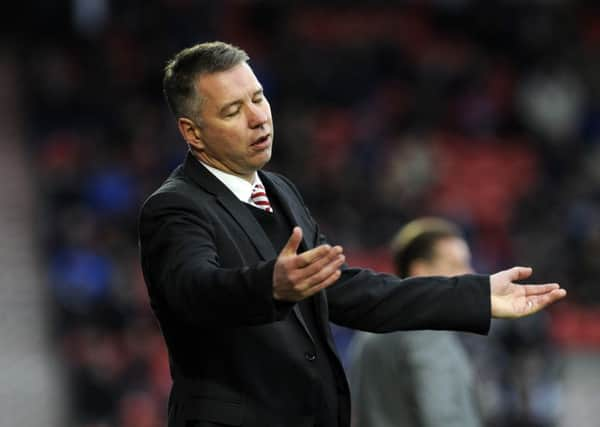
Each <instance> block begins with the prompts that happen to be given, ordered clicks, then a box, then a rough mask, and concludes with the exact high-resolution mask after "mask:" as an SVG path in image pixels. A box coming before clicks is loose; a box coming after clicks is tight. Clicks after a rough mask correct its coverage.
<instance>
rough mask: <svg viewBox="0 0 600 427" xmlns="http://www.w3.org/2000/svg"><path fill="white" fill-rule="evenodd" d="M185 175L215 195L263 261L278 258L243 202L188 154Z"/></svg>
mask: <svg viewBox="0 0 600 427" xmlns="http://www.w3.org/2000/svg"><path fill="white" fill-rule="evenodd" d="M184 168H185V173H186V174H187V175H188V176H189V177H191V178H192V179H193V180H194V182H195V183H196V184H197V185H199V186H200V187H202V188H204V189H205V190H206V191H208V192H209V193H211V194H214V195H215V196H216V198H217V201H218V202H219V204H220V205H221V206H223V208H224V209H225V210H226V211H227V212H228V213H229V214H230V215H231V216H232V217H233V218H234V219H235V221H236V222H237V223H238V225H239V226H240V228H241V229H242V230H243V231H244V233H246V235H247V236H248V239H250V241H251V242H252V244H253V245H254V247H255V248H256V250H257V251H258V253H259V254H260V256H261V257H262V259H264V260H269V259H273V258H275V257H276V256H277V254H276V253H275V249H273V245H272V244H271V240H270V239H269V237H268V236H267V235H266V234H265V231H264V230H263V228H262V227H261V226H260V224H259V223H258V221H256V218H254V216H253V215H252V214H251V213H250V211H249V210H248V209H247V208H246V207H245V206H244V205H243V203H242V202H240V201H239V200H238V198H237V197H236V196H235V194H233V193H232V192H231V191H229V189H228V188H227V187H226V186H225V185H224V184H223V183H222V182H221V181H219V180H218V179H217V178H216V177H215V176H214V175H213V174H212V173H210V172H209V171H208V169H206V168H205V167H204V166H202V165H201V164H200V162H199V161H198V160H197V159H196V158H195V157H194V156H192V154H191V153H189V152H188V154H187V157H186V159H185V164H184Z"/></svg>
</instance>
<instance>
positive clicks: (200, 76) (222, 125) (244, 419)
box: [139, 42, 565, 427]
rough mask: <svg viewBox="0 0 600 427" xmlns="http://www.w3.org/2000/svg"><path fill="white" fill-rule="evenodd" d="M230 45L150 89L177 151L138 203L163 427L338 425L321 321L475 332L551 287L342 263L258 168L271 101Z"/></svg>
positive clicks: (336, 383)
mask: <svg viewBox="0 0 600 427" xmlns="http://www.w3.org/2000/svg"><path fill="white" fill-rule="evenodd" d="M247 61H248V56H247V55H246V53H245V52H244V51H242V50H241V49H238V48H236V47H234V46H231V45H228V44H226V43H221V42H213V43H204V44H199V45H196V46H193V47H191V48H188V49H184V50H183V51H181V52H179V53H178V54H177V55H175V57H174V58H173V59H172V60H171V61H170V62H169V63H168V65H167V67H166V69H165V76H164V91H165V95H166V98H167V101H168V103H169V106H170V107H171V109H172V111H173V113H174V115H175V118H176V120H177V126H178V128H179V132H180V133H181V135H182V137H183V139H184V140H185V141H186V143H187V145H188V147H189V153H188V156H187V158H186V159H185V162H184V164H183V165H181V166H179V167H178V168H176V169H175V170H174V171H173V173H172V174H171V176H170V177H169V178H168V179H167V180H166V181H165V182H164V183H163V185H162V186H161V187H160V188H159V189H158V190H157V191H156V192H155V193H154V194H152V195H151V196H150V197H149V198H148V200H146V202H145V203H144V206H143V207H142V211H141V216H140V225H139V233H140V250H141V262H142V269H143V272H144V277H145V280H146V284H147V287H148V291H149V295H150V301H151V305H152V308H153V310H154V313H155V314H156V316H157V318H158V320H159V322H160V325H161V329H162V332H163V335H164V337H165V341H166V343H167V347H168V349H169V357H170V367H171V373H172V376H173V389H172V392H171V399H170V402H169V426H171V427H173V426H178V427H183V426H188V427H189V426H216V425H239V426H246V427H249V426H252V427H265V426H269V427H275V426H280V427H283V426H285V427H296V426H298V427H299V426H317V425H318V426H327V427H335V426H341V427H346V426H348V425H349V418H350V416H349V414H350V404H349V400H350V399H349V389H348V385H347V383H346V380H345V376H344V372H343V370H342V366H341V364H340V362H339V359H338V357H337V355H336V353H335V348H334V343H333V341H332V337H331V332H330V330H329V328H328V320H329V319H331V320H332V321H334V322H336V323H339V324H341V325H344V326H348V327H351V328H362V329H365V330H369V331H374V332H385V331H393V330H399V329H415V328H429V329H457V330H468V331H473V332H479V333H486V332H487V330H488V328H489V322H490V316H491V315H495V316H505V317H511V316H512V317H514V316H523V315H526V314H530V313H533V312H535V311H538V310H540V309H541V308H543V307H544V306H546V305H547V304H549V303H551V302H553V301H555V300H557V299H559V298H561V297H563V296H564V295H565V292H564V290H560V289H559V288H558V285H556V284H549V285H543V286H519V285H516V284H514V283H512V281H513V280H516V279H523V278H525V277H527V276H529V274H530V273H531V271H530V270H529V269H525V268H514V269H511V270H507V271H503V272H500V273H496V274H494V275H492V276H475V275H471V276H461V277H457V278H453V279H444V278H429V279H409V280H406V281H402V280H399V279H397V278H396V277H394V276H391V275H381V274H375V273H373V272H370V271H367V270H361V269H352V268H349V267H347V266H346V265H345V264H344V261H345V259H344V255H343V250H342V248H341V247H340V246H331V245H328V244H327V243H326V240H325V238H324V237H323V236H322V235H321V234H320V232H319V228H318V226H317V224H316V223H315V221H314V220H313V218H312V217H311V215H310V213H309V211H308V209H307V208H306V206H305V205H304V203H303V201H302V198H301V197H300V194H299V193H298V190H297V189H296V188H295V187H294V185H293V184H292V183H291V182H290V181H289V180H288V179H286V178H284V177H283V176H281V175H277V174H274V173H268V172H263V171H261V168H262V167H263V166H264V165H265V164H266V163H267V162H268V161H269V159H270V157H271V149H272V144H273V135H274V130H273V121H272V118H271V110H270V107H269V103H268V101H267V99H266V97H265V94H264V93H263V90H262V87H261V85H260V83H259V82H258V80H257V78H256V76H255V75H254V73H253V72H252V69H251V68H250V66H249V65H248V62H247Z"/></svg>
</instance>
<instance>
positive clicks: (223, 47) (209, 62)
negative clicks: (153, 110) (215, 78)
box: [163, 41, 250, 118]
mask: <svg viewBox="0 0 600 427" xmlns="http://www.w3.org/2000/svg"><path fill="white" fill-rule="evenodd" d="M249 59H250V57H249V56H248V54H247V53H246V52H245V51H243V50H242V49H240V48H239V47H236V46H233V45H230V44H228V43H224V42H220V41H214V42H207V43H200V44H197V45H194V46H191V47H188V48H185V49H183V50H181V51H179V52H178V53H177V54H176V55H175V56H174V57H173V58H172V59H170V60H169V61H168V62H167V65H166V66H165V70H164V76H163V93H164V95H165V99H166V100H167V104H168V105H169V108H170V109H171V111H172V112H173V115H174V116H175V118H179V117H188V118H192V117H193V116H194V115H195V114H197V113H198V112H199V108H200V104H201V102H202V99H201V98H200V97H199V96H197V93H196V90H195V89H196V87H195V83H196V79H197V78H198V76H199V75H201V74H204V73H216V72H219V71H226V70H229V69H230V68H233V67H235V66H236V65H238V64H240V63H242V62H246V61H248V60H249Z"/></svg>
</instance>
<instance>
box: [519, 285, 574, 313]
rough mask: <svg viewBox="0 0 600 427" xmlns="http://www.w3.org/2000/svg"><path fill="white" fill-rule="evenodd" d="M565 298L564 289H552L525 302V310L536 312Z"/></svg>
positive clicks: (565, 292)
mask: <svg viewBox="0 0 600 427" xmlns="http://www.w3.org/2000/svg"><path fill="white" fill-rule="evenodd" d="M566 296H567V291H566V290H564V289H554V290H553V291H551V292H549V293H547V294H544V295H535V296H533V297H532V298H529V299H528V301H527V308H528V310H529V311H530V312H532V313H533V312H536V311H539V310H541V309H543V308H544V307H546V306H548V305H550V304H552V303H554V302H556V301H558V300H560V299H562V298H564V297H566Z"/></svg>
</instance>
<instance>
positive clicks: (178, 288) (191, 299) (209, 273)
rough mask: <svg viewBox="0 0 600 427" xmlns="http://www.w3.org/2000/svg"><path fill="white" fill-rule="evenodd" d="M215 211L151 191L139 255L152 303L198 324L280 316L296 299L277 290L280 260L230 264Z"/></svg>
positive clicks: (144, 211)
mask: <svg viewBox="0 0 600 427" xmlns="http://www.w3.org/2000/svg"><path fill="white" fill-rule="evenodd" d="M212 222H213V220H212V219H211V216H210V215H209V214H208V213H207V212H205V210H203V209H202V208H201V207H200V206H198V205H197V204H196V203H194V202H192V201H191V200H189V199H187V198H186V197H184V196H182V195H180V194H178V193H174V192H163V193H158V194H155V195H153V196H151V197H150V198H149V199H148V200H147V201H146V203H145V204H144V206H143V207H142V211H141V214H140V221H139V237H140V242H139V243H140V256H141V262H142V270H143V273H144V278H145V280H146V284H147V286H148V291H149V294H150V299H151V304H152V307H153V309H154V310H155V311H159V312H160V311H164V310H168V311H169V312H170V313H171V315H174V316H176V317H177V318H179V319H180V320H182V321H185V322H189V323H193V324H196V325H198V326H201V327H202V326H204V327H206V326H211V325H213V326H214V323H215V322H218V324H219V325H220V326H245V325H246V326H247V325H257V324H264V323H269V322H274V321H277V320H279V319H281V318H283V317H284V316H285V315H286V314H287V313H288V312H289V310H290V309H291V305H287V304H277V303H276V302H275V301H274V299H273V296H272V280H273V279H272V278H273V267H274V264H275V260H270V261H263V262H258V263H257V264H255V265H251V266H242V267H239V268H225V267H223V266H222V263H221V260H220V258H219V253H218V250H217V247H216V246H217V245H216V239H215V228H214V224H213V223H212ZM240 264H242V263H241V262H240Z"/></svg>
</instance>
